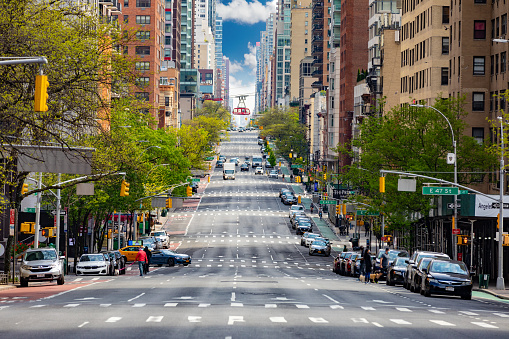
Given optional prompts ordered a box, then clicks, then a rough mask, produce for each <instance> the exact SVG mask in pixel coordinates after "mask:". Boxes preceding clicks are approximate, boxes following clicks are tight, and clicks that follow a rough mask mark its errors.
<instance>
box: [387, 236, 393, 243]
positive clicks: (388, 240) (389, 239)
mask: <svg viewBox="0 0 509 339" xmlns="http://www.w3.org/2000/svg"><path fill="white" fill-rule="evenodd" d="M386 237H387V242H388V243H391V242H392V235H387V236H386Z"/></svg>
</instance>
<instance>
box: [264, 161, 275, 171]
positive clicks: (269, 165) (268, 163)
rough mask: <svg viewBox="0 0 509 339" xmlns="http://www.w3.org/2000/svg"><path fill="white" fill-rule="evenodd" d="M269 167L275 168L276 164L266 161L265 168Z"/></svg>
mask: <svg viewBox="0 0 509 339" xmlns="http://www.w3.org/2000/svg"><path fill="white" fill-rule="evenodd" d="M267 168H274V166H272V165H271V164H270V162H268V161H266V162H265V169H267Z"/></svg>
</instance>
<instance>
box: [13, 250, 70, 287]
mask: <svg viewBox="0 0 509 339" xmlns="http://www.w3.org/2000/svg"><path fill="white" fill-rule="evenodd" d="M53 280H56V281H57V284H58V285H63V284H64V262H63V260H61V258H59V257H58V255H57V251H56V250H55V249H54V248H34V249H29V250H27V251H26V252H25V254H24V255H23V261H22V263H21V266H20V268H19V283H20V286H21V287H28V282H30V281H53Z"/></svg>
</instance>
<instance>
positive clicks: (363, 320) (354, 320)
mask: <svg viewBox="0 0 509 339" xmlns="http://www.w3.org/2000/svg"><path fill="white" fill-rule="evenodd" d="M351 319H352V321H353V322H354V323H364V324H368V323H369V321H367V320H366V318H351Z"/></svg>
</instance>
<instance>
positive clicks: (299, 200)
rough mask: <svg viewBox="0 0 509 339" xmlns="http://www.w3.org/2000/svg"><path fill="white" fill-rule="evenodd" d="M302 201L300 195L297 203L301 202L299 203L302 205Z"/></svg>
mask: <svg viewBox="0 0 509 339" xmlns="http://www.w3.org/2000/svg"><path fill="white" fill-rule="evenodd" d="M301 203H302V198H301V196H300V195H299V196H298V197H297V204H299V205H300V204H301Z"/></svg>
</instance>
